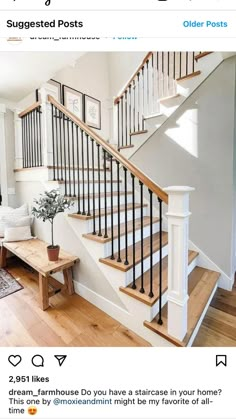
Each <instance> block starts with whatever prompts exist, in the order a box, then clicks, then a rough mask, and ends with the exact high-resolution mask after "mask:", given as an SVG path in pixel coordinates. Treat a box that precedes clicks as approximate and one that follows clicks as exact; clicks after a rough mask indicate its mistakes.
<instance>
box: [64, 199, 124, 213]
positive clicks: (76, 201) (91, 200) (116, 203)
mask: <svg viewBox="0 0 236 420" xmlns="http://www.w3.org/2000/svg"><path fill="white" fill-rule="evenodd" d="M73 199H74V200H75V207H76V209H77V208H78V200H77V199H76V197H71V200H72V201H73ZM100 202H101V204H100V205H101V209H104V208H105V198H104V197H101V199H100ZM89 203H90V213H91V215H92V210H93V198H92V194H90V199H89ZM106 203H107V208H110V207H111V197H107V198H106ZM127 203H128V204H130V203H132V195H131V194H128V195H127ZM124 204H125V196H124V195H121V196H120V205H121V206H123V205H124ZM84 205H85V211H86V212H87V209H88V198H85V199H84ZM117 205H118V197H117V196H113V206H114V207H117ZM98 207H99V198H98V197H97V198H95V209H96V210H98ZM80 210H81V212H82V211H83V194H81V195H80Z"/></svg>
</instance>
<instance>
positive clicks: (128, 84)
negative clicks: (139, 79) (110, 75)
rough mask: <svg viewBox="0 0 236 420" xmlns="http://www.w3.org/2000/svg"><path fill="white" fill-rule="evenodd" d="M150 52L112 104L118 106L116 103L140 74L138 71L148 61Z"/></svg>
mask: <svg viewBox="0 0 236 420" xmlns="http://www.w3.org/2000/svg"><path fill="white" fill-rule="evenodd" d="M152 54H153V53H152V51H150V52H149V53H148V54H147V55H146V56H145V57H144V59H143V61H142V63H141V64H140V66H139V67H138V68H137V70H136V72H135V73H134V74H133V76H132V77H131V79H130V80H129V81H128V83H127V85H126V86H125V88H124V89H123V90H122V92H121V94H120V95H119V96H117V98H116V99H115V100H114V104H115V105H116V104H118V102H119V101H120V99H121V98H122V96H123V95H124V94H125V92H126V91H127V89H128V88H129V86H130V85H131V84H132V82H133V80H134V79H135V77H136V76H137V75H138V73H140V71H141V70H142V68H143V66H144V64H146V62H147V61H148V60H149V59H150V57H151V56H152Z"/></svg>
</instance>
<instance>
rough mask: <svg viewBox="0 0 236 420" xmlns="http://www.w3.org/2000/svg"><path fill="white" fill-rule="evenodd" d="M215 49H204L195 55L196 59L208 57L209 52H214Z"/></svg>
mask: <svg viewBox="0 0 236 420" xmlns="http://www.w3.org/2000/svg"><path fill="white" fill-rule="evenodd" d="M212 52H213V51H204V52H202V53H200V54H198V55H196V56H195V60H196V61H198V60H200V58H203V57H206V56H207V55H209V54H212Z"/></svg>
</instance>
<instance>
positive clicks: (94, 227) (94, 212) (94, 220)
mask: <svg viewBox="0 0 236 420" xmlns="http://www.w3.org/2000/svg"><path fill="white" fill-rule="evenodd" d="M91 142H92V178H93V235H96V210H95V173H94V139H92V138H91Z"/></svg>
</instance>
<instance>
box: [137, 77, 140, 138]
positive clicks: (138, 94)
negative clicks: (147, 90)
mask: <svg viewBox="0 0 236 420" xmlns="http://www.w3.org/2000/svg"><path fill="white" fill-rule="evenodd" d="M137 77H138V82H137V90H138V92H137V96H138V98H137V101H138V131H140V92H139V90H140V89H139V78H140V73H138V74H137Z"/></svg>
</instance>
